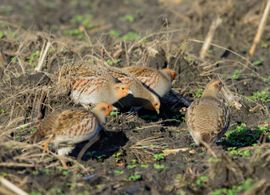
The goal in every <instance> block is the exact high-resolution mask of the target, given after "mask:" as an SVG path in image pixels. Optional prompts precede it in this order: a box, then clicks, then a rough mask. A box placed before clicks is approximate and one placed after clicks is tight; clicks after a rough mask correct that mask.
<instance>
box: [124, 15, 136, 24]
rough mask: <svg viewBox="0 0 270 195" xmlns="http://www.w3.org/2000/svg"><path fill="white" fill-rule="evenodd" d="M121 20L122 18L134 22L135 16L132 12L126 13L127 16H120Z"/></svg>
mask: <svg viewBox="0 0 270 195" xmlns="http://www.w3.org/2000/svg"><path fill="white" fill-rule="evenodd" d="M120 20H122V21H124V22H129V23H132V22H134V21H135V17H134V16H133V15H131V14H127V15H125V16H122V17H121V18H120Z"/></svg>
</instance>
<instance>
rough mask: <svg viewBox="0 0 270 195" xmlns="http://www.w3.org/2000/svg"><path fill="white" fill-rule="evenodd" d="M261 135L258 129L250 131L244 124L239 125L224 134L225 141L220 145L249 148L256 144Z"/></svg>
mask: <svg viewBox="0 0 270 195" xmlns="http://www.w3.org/2000/svg"><path fill="white" fill-rule="evenodd" d="M261 133H262V131H260V130H258V129H254V130H251V129H249V128H248V127H247V126H246V124H244V123H241V124H240V125H237V126H236V127H235V128H233V129H230V130H229V131H227V132H226V134H225V139H224V140H223V142H222V143H223V144H224V145H226V146H229V147H244V146H250V145H253V144H255V143H256V142H257V140H258V139H259V138H260V135H261Z"/></svg>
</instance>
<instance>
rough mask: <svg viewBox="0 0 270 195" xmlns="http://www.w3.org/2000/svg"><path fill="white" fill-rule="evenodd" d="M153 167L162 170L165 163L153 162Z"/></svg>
mask: <svg viewBox="0 0 270 195" xmlns="http://www.w3.org/2000/svg"><path fill="white" fill-rule="evenodd" d="M154 168H155V169H157V170H160V171H162V170H164V169H165V168H166V167H165V165H163V164H159V163H155V164H154Z"/></svg>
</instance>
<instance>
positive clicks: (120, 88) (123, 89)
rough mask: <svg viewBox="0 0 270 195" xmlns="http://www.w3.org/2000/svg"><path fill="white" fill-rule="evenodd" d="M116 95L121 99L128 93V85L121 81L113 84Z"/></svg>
mask: <svg viewBox="0 0 270 195" xmlns="http://www.w3.org/2000/svg"><path fill="white" fill-rule="evenodd" d="M114 89H115V92H116V96H117V97H118V98H119V99H121V98H123V97H125V96H127V95H128V94H129V93H130V90H129V86H128V85H126V84H122V83H117V84H115V85H114Z"/></svg>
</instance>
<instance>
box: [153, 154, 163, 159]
mask: <svg viewBox="0 0 270 195" xmlns="http://www.w3.org/2000/svg"><path fill="white" fill-rule="evenodd" d="M153 157H154V160H155V161H160V160H164V159H165V156H164V154H163V153H156V154H154V155H153Z"/></svg>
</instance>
